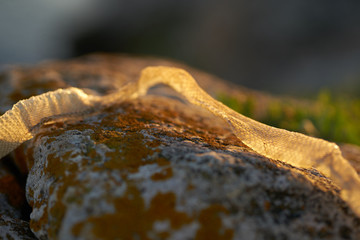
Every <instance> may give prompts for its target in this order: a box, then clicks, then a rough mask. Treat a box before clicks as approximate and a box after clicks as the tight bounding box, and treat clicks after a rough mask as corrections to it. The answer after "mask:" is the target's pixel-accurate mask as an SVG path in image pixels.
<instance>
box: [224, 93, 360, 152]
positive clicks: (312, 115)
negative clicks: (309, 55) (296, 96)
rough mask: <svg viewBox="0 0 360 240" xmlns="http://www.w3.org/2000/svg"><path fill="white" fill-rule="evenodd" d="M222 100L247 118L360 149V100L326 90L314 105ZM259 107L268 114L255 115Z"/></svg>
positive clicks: (292, 102)
mask: <svg viewBox="0 0 360 240" xmlns="http://www.w3.org/2000/svg"><path fill="white" fill-rule="evenodd" d="M218 100H220V101H222V102H223V103H224V104H225V105H227V106H228V107H230V108H232V109H234V110H235V111H238V112H239V113H241V114H244V115H245V116H248V117H252V118H255V119H256V120H258V121H260V122H263V123H265V124H268V125H271V126H274V127H279V128H284V129H287V130H290V131H296V132H302V133H305V134H307V135H311V136H315V137H320V138H323V139H326V140H329V141H334V142H343V143H352V144H357V145H360V125H359V123H358V119H360V110H359V109H360V100H359V99H356V98H351V97H349V96H344V95H335V94H332V93H331V92H330V91H327V90H322V91H320V92H319V94H318V96H317V97H316V98H315V99H314V100H313V101H312V102H311V103H306V102H305V101H304V102H300V101H295V100H291V101H286V100H282V101H280V100H278V99H274V100H271V101H269V102H264V103H261V104H259V103H258V104H255V100H254V99H249V100H247V101H245V102H240V101H238V100H237V99H236V98H234V97H232V96H227V95H226V94H219V96H218ZM255 106H257V107H259V108H260V107H261V108H265V111H264V114H262V115H261V116H257V115H255V114H253V113H254V112H255V110H256V109H255Z"/></svg>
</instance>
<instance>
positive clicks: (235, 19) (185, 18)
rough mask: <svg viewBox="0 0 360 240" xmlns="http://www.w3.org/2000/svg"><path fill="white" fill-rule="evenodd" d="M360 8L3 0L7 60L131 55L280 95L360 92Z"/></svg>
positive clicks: (350, 4)
mask: <svg viewBox="0 0 360 240" xmlns="http://www.w3.org/2000/svg"><path fill="white" fill-rule="evenodd" d="M359 10H360V2H358V1H335V0H326V1H325V0H321V1H311V0H304V1H294V0H292V1H288V0H275V1H271V2H269V1H266V0H255V1H246V0H240V1H236V0H225V1H215V0H206V1H205V0H192V1H190V0H184V1H175V0H167V1H166V0H153V1H146V0H138V1H130V0H120V1H119V0H77V1H72V0H52V1H48V0H33V1H20V0H2V1H1V2H0V31H1V34H0V66H1V67H2V68H3V67H4V66H5V65H7V64H18V63H36V62H39V61H43V60H47V59H65V58H69V57H73V56H78V55H82V54H85V53H89V52H94V51H106V52H125V53H135V54H146V55H155V56H161V57H168V58H173V59H177V60H180V61H183V62H185V63H187V64H190V65H192V66H194V67H198V68H201V69H204V70H206V71H208V72H211V73H213V74H216V75H218V76H220V77H222V78H224V79H227V80H230V81H234V82H236V83H238V84H242V85H245V86H247V87H251V88H256V89H261V90H267V91H272V92H276V93H286V94H297V95H303V94H307V93H315V92H317V91H318V90H319V89H323V88H333V89H336V90H338V91H340V90H341V91H345V92H346V93H349V92H352V93H354V94H358V92H360V87H359V85H360V68H359V65H360V44H359V42H360V28H359V27H358V26H359V25H360V14H358V13H359Z"/></svg>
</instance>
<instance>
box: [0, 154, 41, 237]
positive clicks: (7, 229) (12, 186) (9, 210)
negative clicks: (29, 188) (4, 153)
mask: <svg viewBox="0 0 360 240" xmlns="http://www.w3.org/2000/svg"><path fill="white" fill-rule="evenodd" d="M4 162H5V160H3V162H0V239H9V240H10V239H24V240H30V239H36V238H35V236H34V235H33V233H32V232H31V230H30V227H29V222H28V221H24V220H23V219H22V218H23V217H24V216H22V208H24V204H25V192H24V189H23V188H22V187H21V186H20V184H19V183H18V181H17V179H16V178H15V176H14V174H12V173H11V171H9V169H8V168H7V166H6V165H5V164H4Z"/></svg>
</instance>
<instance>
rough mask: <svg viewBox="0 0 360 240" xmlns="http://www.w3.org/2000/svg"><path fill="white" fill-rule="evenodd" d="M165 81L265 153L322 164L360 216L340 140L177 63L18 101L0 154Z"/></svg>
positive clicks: (1, 131) (0, 121)
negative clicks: (214, 86) (201, 82)
mask: <svg viewBox="0 0 360 240" xmlns="http://www.w3.org/2000/svg"><path fill="white" fill-rule="evenodd" d="M159 83H163V84H167V85H169V86H170V87H172V88H173V89H174V90H176V91H177V92H179V93H181V94H182V95H183V96H184V97H185V98H186V99H187V100H188V101H189V102H190V103H193V104H195V105H199V106H201V107H203V108H205V109H207V110H209V111H210V112H212V113H213V114H215V115H217V116H220V117H221V118H223V119H224V120H225V121H227V122H228V123H229V124H230V125H231V127H232V129H233V131H234V133H235V134H236V136H237V137H238V138H239V139H240V140H241V141H242V142H243V143H244V144H246V145H247V146H249V147H250V148H252V149H253V150H254V151H256V152H258V153H259V154H261V155H264V156H266V157H269V158H272V159H277V160H281V161H284V162H286V163H289V164H292V165H293V166H296V167H304V168H310V167H314V168H316V169H318V170H319V171H320V172H322V173H323V174H324V175H325V176H327V177H329V178H330V179H332V180H333V181H334V182H335V183H336V184H337V185H338V186H339V187H340V188H341V189H342V190H341V196H342V198H343V199H344V200H345V201H346V202H347V203H348V204H349V205H350V207H351V208H352V209H353V210H354V212H355V213H356V214H357V215H358V216H360V201H358V199H360V178H359V176H358V174H357V173H356V171H355V170H354V168H353V167H352V166H351V165H350V164H349V163H348V161H347V160H346V159H344V158H343V157H342V155H341V151H340V150H339V147H338V146H337V145H336V144H334V143H330V142H327V141H324V140H321V139H316V138H312V137H308V136H305V135H303V134H300V133H295V132H289V131H286V130H283V129H278V128H274V127H270V126H267V125H265V124H262V123H259V122H256V121H254V120H252V119H250V118H247V117H245V116H243V115H241V114H239V113H237V112H235V111H233V110H231V109H230V108H228V107H226V106H225V105H223V104H222V103H220V102H218V101H216V100H215V99H213V98H212V97H211V96H209V95H208V94H207V93H206V92H204V91H203V90H202V89H201V88H200V87H199V86H198V84H197V83H196V81H195V80H194V79H193V78H192V77H191V76H190V75H189V74H188V73H187V72H186V71H184V70H181V69H177V68H171V67H148V68H146V69H144V70H143V71H142V75H141V77H140V79H139V80H138V81H137V82H135V83H130V84H128V85H127V86H125V87H123V88H122V89H120V90H119V91H118V92H116V93H114V94H110V95H107V96H104V97H97V96H92V95H87V94H85V93H84V92H83V91H82V90H80V89H77V88H69V89H66V90H57V91H54V92H49V93H45V94H42V95H39V96H35V97H32V98H30V99H27V100H24V101H20V102H18V103H17V104H15V105H14V107H13V108H12V109H11V110H9V111H8V112H6V113H5V114H4V115H3V116H1V117H0V157H3V156H4V155H6V154H8V153H9V152H11V151H12V150H14V149H15V148H16V147H17V146H18V145H20V144H21V143H22V142H24V141H26V140H28V139H30V138H32V136H33V135H34V134H36V132H34V131H33V130H32V129H33V127H34V126H36V125H37V124H40V123H41V122H42V121H43V120H44V119H46V118H48V117H53V116H57V115H63V114H71V113H81V112H83V111H86V110H89V109H91V108H98V107H104V106H108V105H110V104H112V103H114V102H119V101H123V100H125V99H131V98H136V97H139V96H141V95H144V94H146V92H147V90H148V89H149V88H150V87H152V86H154V85H156V84H159Z"/></svg>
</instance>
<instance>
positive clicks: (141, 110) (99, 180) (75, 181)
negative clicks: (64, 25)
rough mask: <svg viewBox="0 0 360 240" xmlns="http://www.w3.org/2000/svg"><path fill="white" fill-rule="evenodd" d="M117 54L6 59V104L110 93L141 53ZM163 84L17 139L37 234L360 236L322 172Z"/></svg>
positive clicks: (129, 75) (131, 77)
mask: <svg viewBox="0 0 360 240" xmlns="http://www.w3.org/2000/svg"><path fill="white" fill-rule="evenodd" d="M125 60H126V61H124V58H123V57H103V56H88V57H85V58H82V59H78V60H74V61H70V62H64V63H51V64H45V65H43V66H41V67H39V68H34V69H18V70H14V72H12V73H11V74H10V77H9V76H8V78H17V80H16V81H17V82H18V83H19V84H17V85H14V89H16V91H15V93H16V94H15V93H14V94H12V95H9V96H7V97H6V99H7V100H6V101H5V100H4V104H5V105H6V104H10V102H11V101H17V100H19V99H21V98H24V97H28V96H30V95H33V94H39V93H41V92H46V91H48V90H55V88H58V87H68V86H75V87H81V88H89V89H87V90H86V91H87V92H89V93H92V94H94V93H95V92H97V93H98V95H99V96H102V95H106V94H109V93H111V92H112V90H111V89H116V88H118V87H120V86H122V85H124V83H126V82H131V81H135V80H136V79H137V78H138V72H139V69H140V68H142V67H143V66H144V65H146V61H145V62H142V61H141V60H134V59H131V58H125ZM160 62H161V61H160ZM169 64H171V63H165V64H164V62H162V64H161V65H169ZM150 65H159V62H156V63H155V61H154V62H152V63H151V64H150ZM129 66H133V68H131V69H130V68H129ZM45 73H46V74H45ZM198 76H203V83H206V79H208V80H209V79H210V77H209V75H206V74H203V75H202V74H199V75H198ZM26 79H35V80H33V82H31V81H30V82H28V83H27V84H28V85H29V86H32V87H30V88H29V91H27V90H25V89H22V88H21V84H20V83H23V82H26V81H27V80H26ZM199 79H201V77H200V78H199ZM204 79H205V80H204ZM45 83H46V84H45ZM215 83H217V82H215V81H214V84H215ZM210 85H211V84H210ZM220 85H221V84H220ZM214 86H215V85H214ZM208 88H211V87H209V86H208ZM30 90H31V91H30ZM162 90H164V89H161V91H158V89H155V90H153V91H150V94H149V95H147V96H142V97H140V98H138V99H128V100H126V101H122V102H117V103H113V104H111V105H108V106H106V108H98V109H95V110H94V111H91V112H83V113H81V114H77V115H76V114H75V115H71V116H62V117H57V118H55V119H50V120H49V121H44V122H42V124H39V125H38V126H37V129H36V130H37V131H36V135H35V137H34V138H33V139H31V140H30V141H28V142H27V143H25V144H23V145H22V147H21V148H20V149H17V151H16V152H17V153H16V156H17V158H18V159H20V160H21V158H24V157H25V158H26V162H27V165H28V167H29V175H28V178H27V184H26V198H27V200H28V202H29V204H30V206H31V207H32V213H31V215H30V228H31V230H32V231H33V232H34V233H35V235H36V237H37V238H39V239H66V240H67V239H116V238H119V239H358V238H359V237H360V230H359V225H360V222H359V219H358V217H357V216H356V215H355V214H354V213H353V212H352V211H351V209H350V208H349V207H348V205H347V204H346V202H344V201H343V200H342V199H341V197H340V189H339V187H338V186H337V185H336V184H335V183H334V182H332V180H331V179H329V178H327V177H326V176H324V175H322V174H321V172H318V171H317V170H315V169H312V168H301V167H294V166H291V165H289V164H286V163H284V162H281V161H277V160H274V159H271V158H267V157H264V156H262V155H259V154H258V153H255V152H254V151H253V150H251V149H250V148H248V147H247V146H245V145H244V144H243V143H242V142H241V141H240V140H239V138H237V137H236V136H235V135H234V134H233V132H232V130H231V129H230V128H229V126H228V125H227V124H226V123H225V122H224V121H223V119H221V118H218V117H215V116H213V115H212V114H211V113H209V112H207V111H205V110H204V109H202V108H199V107H196V106H194V105H191V104H189V103H188V102H186V100H185V99H184V98H182V97H181V96H180V95H178V94H175V93H174V92H172V91H169V90H168V89H165V91H162ZM159 92H160V94H159ZM151 93H156V94H155V95H152V94H151ZM0 103H3V102H1V100H0ZM5 108H6V107H5ZM16 156H14V157H15V158H16ZM20 160H19V162H20V165H21V162H22V161H20ZM25 223H26V222H25Z"/></svg>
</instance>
